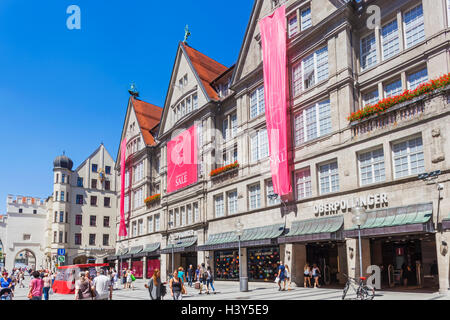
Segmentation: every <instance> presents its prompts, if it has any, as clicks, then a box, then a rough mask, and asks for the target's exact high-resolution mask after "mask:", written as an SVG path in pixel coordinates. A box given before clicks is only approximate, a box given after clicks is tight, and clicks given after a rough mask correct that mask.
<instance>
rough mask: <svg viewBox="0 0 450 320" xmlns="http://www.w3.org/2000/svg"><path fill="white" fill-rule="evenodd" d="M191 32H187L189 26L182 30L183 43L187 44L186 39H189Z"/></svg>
mask: <svg viewBox="0 0 450 320" xmlns="http://www.w3.org/2000/svg"><path fill="white" fill-rule="evenodd" d="M190 35H191V32H190V31H189V26H188V25H186V27H185V28H184V40H183V43H185V44H187V39H188V38H189V37H190Z"/></svg>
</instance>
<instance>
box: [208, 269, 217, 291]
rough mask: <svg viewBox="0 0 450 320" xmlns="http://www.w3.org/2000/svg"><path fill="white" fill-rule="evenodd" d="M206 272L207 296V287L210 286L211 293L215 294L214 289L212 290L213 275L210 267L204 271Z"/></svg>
mask: <svg viewBox="0 0 450 320" xmlns="http://www.w3.org/2000/svg"><path fill="white" fill-rule="evenodd" d="M206 272H207V274H208V278H206V288H207V290H208V291H207V292H206V293H207V294H209V286H211V288H212V290H213V293H214V294H216V289H215V288H214V285H213V283H214V275H213V273H212V270H211V267H210V266H208V268H207V269H206Z"/></svg>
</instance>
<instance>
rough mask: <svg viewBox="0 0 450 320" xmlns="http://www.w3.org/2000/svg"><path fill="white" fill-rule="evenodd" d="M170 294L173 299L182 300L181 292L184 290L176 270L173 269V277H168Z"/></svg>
mask: <svg viewBox="0 0 450 320" xmlns="http://www.w3.org/2000/svg"><path fill="white" fill-rule="evenodd" d="M169 286H170V295H171V296H172V297H173V300H182V299H183V297H182V295H181V294H182V293H184V292H186V289H184V286H183V282H182V281H181V279H180V278H179V277H178V271H177V270H175V271H174V272H173V278H172V279H170V284H169Z"/></svg>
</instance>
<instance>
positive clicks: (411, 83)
mask: <svg viewBox="0 0 450 320" xmlns="http://www.w3.org/2000/svg"><path fill="white" fill-rule="evenodd" d="M407 80H408V89H409V90H414V89H416V88H417V87H418V86H419V85H421V84H422V83H425V82H427V81H428V71H427V68H425V69H422V70H420V71H418V72H415V73H411V74H409V75H408V77H407Z"/></svg>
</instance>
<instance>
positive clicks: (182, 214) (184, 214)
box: [180, 207, 186, 226]
mask: <svg viewBox="0 0 450 320" xmlns="http://www.w3.org/2000/svg"><path fill="white" fill-rule="evenodd" d="M180 211H181V225H182V226H185V225H186V208H185V207H181V209H180Z"/></svg>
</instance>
